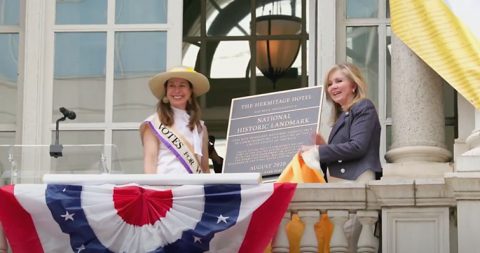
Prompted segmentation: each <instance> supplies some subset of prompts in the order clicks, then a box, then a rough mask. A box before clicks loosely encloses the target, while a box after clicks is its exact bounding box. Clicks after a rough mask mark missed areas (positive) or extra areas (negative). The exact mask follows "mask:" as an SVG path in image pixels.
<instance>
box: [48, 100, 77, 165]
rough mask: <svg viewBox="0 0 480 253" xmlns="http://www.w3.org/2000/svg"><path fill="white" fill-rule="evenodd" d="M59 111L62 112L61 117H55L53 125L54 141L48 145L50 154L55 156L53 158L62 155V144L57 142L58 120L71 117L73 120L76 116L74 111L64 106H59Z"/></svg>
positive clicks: (58, 133)
mask: <svg viewBox="0 0 480 253" xmlns="http://www.w3.org/2000/svg"><path fill="white" fill-rule="evenodd" d="M59 111H60V112H61V113H62V114H63V117H61V118H59V119H57V122H56V127H55V143H54V144H52V145H50V156H51V157H55V158H58V157H60V156H63V153H62V151H63V146H62V145H61V144H59V135H60V132H59V131H58V125H59V123H60V121H64V120H65V119H67V118H68V119H71V120H74V119H75V118H76V117H77V115H76V114H75V112H74V111H70V110H68V109H67V108H65V107H60V108H59Z"/></svg>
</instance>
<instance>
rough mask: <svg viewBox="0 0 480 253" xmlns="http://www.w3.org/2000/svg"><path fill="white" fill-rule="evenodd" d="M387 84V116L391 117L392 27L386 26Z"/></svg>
mask: <svg viewBox="0 0 480 253" xmlns="http://www.w3.org/2000/svg"><path fill="white" fill-rule="evenodd" d="M386 39H387V48H386V49H385V50H386V51H387V53H386V55H387V85H386V92H387V97H386V102H387V118H389V117H392V96H391V87H392V54H391V45H392V29H390V27H389V26H388V27H387V38H386Z"/></svg>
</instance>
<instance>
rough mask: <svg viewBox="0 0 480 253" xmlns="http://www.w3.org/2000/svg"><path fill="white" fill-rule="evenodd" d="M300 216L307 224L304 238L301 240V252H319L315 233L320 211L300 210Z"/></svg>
mask: <svg viewBox="0 0 480 253" xmlns="http://www.w3.org/2000/svg"><path fill="white" fill-rule="evenodd" d="M298 216H300V218H301V219H302V221H303V223H304V224H305V230H304V231H303V236H302V240H301V241H300V252H302V253H303V252H315V253H316V252H318V242H317V237H316V235H315V223H317V222H318V220H319V218H320V212H319V211H299V212H298Z"/></svg>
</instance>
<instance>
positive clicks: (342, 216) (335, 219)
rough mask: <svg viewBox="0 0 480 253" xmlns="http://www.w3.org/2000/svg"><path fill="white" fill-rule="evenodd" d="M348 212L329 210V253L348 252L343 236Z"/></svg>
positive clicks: (345, 238) (345, 239)
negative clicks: (330, 227)
mask: <svg viewBox="0 0 480 253" xmlns="http://www.w3.org/2000/svg"><path fill="white" fill-rule="evenodd" d="M348 217H349V216H348V211H343V210H329V211H328V218H330V220H331V221H332V223H333V234H332V239H331V240H330V252H331V253H345V252H347V250H348V242H347V237H346V236H345V231H344V229H343V228H344V225H345V222H346V221H347V220H348Z"/></svg>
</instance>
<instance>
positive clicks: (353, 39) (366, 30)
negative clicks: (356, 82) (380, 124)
mask: <svg viewBox="0 0 480 253" xmlns="http://www.w3.org/2000/svg"><path fill="white" fill-rule="evenodd" d="M347 61H348V62H351V63H354V64H356V65H357V66H359V67H360V69H361V70H362V73H363V75H364V77H365V81H366V82H367V86H368V97H369V98H370V99H371V100H372V101H373V102H374V103H375V105H376V106H377V108H378V32H377V27H347Z"/></svg>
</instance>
